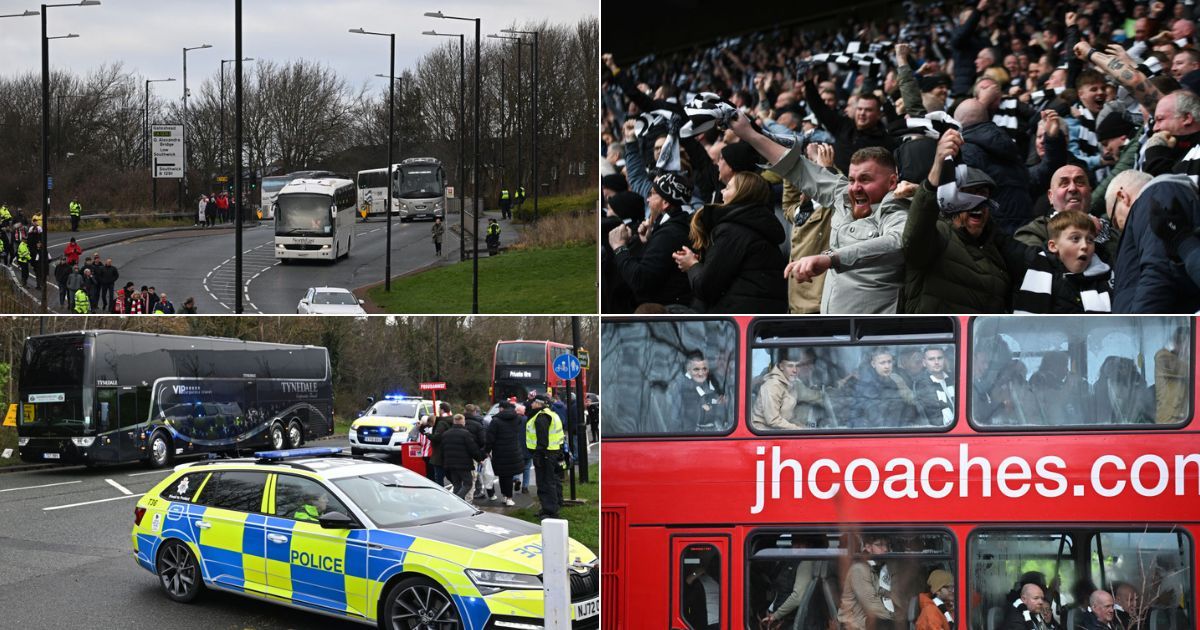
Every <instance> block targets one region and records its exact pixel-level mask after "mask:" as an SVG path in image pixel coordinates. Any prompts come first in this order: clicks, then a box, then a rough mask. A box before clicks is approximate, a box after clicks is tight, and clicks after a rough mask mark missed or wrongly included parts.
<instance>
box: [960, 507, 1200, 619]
mask: <svg viewBox="0 0 1200 630" xmlns="http://www.w3.org/2000/svg"><path fill="white" fill-rule="evenodd" d="M1080 530H1087V531H1088V537H1087V538H1086V539H1073V542H1074V544H1075V545H1079V544H1087V545H1088V550H1087V551H1088V554H1087V557H1088V563H1089V565H1088V568H1089V569H1090V563H1091V560H1092V558H1093V556H1094V555H1095V552H1096V550H1095V548H1094V547H1092V546H1091V542H1092V539H1093V538H1094V537H1095V536H1096V534H1102V533H1135V534H1175V533H1183V535H1184V536H1185V537H1186V538H1187V541H1188V544H1189V545H1190V546H1191V549H1190V551H1191V557H1190V558H1189V560H1190V563H1189V565H1190V566H1188V583H1187V585H1186V587H1187V588H1188V589H1190V590H1188V593H1191V592H1194V590H1195V588H1196V586H1195V585H1196V561H1197V560H1196V558H1197V553H1196V540H1195V539H1194V538H1193V537H1192V532H1191V531H1190V530H1188V528H1186V527H1183V526H1181V525H1180V524H1176V525H1169V524H1167V523H1145V524H1144V525H1142V526H1141V527H1138V526H1136V525H1128V524H1120V523H1103V522H1088V521H1084V522H1078V523H1064V522H1060V523H1057V524H1056V523H1038V524H1036V525H1031V526H1029V525H1020V524H1018V523H1010V524H1008V525H1005V524H1000V523H996V524H987V525H980V526H977V527H972V528H971V529H970V531H968V532H967V534H966V549H967V555H966V557H965V561H966V572H967V574H968V575H974V572H973V568H974V567H973V566H972V564H971V560H972V558H973V557H974V556H973V555H972V545H973V544H976V534H980V533H988V532H998V533H1010V534H1011V533H1057V534H1062V533H1069V534H1074V533H1075V532H1078V531H1080ZM1072 561H1074V560H1072ZM1087 576H1088V578H1089V579H1090V577H1091V573H1090V570H1089V572H1088V574H1087ZM1018 577H1019V576H1018ZM1110 582H1111V580H1110ZM1096 587H1097V588H1103V587H1104V585H1102V584H1097V585H1096ZM960 590H961V589H960ZM956 596H957V595H956ZM1189 601H1191V600H1189ZM1191 604H1192V609H1191V610H1186V609H1185V610H1186V612H1187V613H1188V615H1189V618H1190V619H1192V620H1195V619H1196V617H1195V614H1196V611H1197V609H1200V606H1197V604H1196V603H1195V602H1191ZM966 605H967V608H962V609H960V610H963V612H964V614H963V615H962V617H961V618H962V619H967V620H970V619H972V617H971V615H972V614H973V613H974V612H975V611H974V610H972V609H971V601H970V598H968V599H967V601H966ZM983 614H984V618H986V615H987V610H984V611H983ZM964 627H965V626H964Z"/></svg>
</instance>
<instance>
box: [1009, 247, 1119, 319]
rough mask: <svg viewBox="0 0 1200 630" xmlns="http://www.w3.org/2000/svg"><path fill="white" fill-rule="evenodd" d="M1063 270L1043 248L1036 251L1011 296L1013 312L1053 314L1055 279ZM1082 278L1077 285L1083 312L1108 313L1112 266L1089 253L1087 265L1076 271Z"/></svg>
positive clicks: (1110, 298) (1110, 301)
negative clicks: (1078, 271)
mask: <svg viewBox="0 0 1200 630" xmlns="http://www.w3.org/2000/svg"><path fill="white" fill-rule="evenodd" d="M1063 273H1065V270H1063V269H1060V268H1059V267H1058V265H1056V264H1055V261H1054V260H1051V258H1050V256H1048V255H1047V254H1046V252H1045V250H1043V251H1040V252H1038V255H1037V256H1036V257H1034V259H1033V261H1032V262H1030V264H1029V268H1028V269H1026V270H1025V275H1024V276H1023V277H1022V278H1021V286H1020V287H1019V288H1018V289H1017V292H1016V295H1014V296H1013V313H1022V314H1028V313H1053V312H1055V311H1054V304H1055V302H1054V289H1053V287H1054V280H1055V277H1056V276H1058V275H1060V274H1063ZM1078 275H1079V276H1080V278H1081V281H1080V282H1079V283H1078V288H1079V306H1080V308H1082V309H1083V312H1084V313H1111V312H1112V297H1111V295H1110V287H1109V281H1110V280H1111V278H1112V268H1111V267H1109V266H1108V264H1107V263H1105V262H1104V261H1102V260H1100V257H1099V256H1096V255H1095V254H1093V255H1092V259H1091V261H1089V262H1088V268H1087V269H1084V270H1083V272H1082V273H1081V274H1078Z"/></svg>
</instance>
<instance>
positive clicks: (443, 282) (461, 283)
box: [367, 244, 596, 313]
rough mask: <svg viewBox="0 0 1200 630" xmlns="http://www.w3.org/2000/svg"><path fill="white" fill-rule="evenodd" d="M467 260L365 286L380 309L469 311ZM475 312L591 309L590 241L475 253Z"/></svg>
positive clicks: (592, 263) (593, 293) (593, 271)
mask: <svg viewBox="0 0 1200 630" xmlns="http://www.w3.org/2000/svg"><path fill="white" fill-rule="evenodd" d="M472 266H473V265H472V264H471V262H470V261H464V262H461V263H457V264H453V265H449V266H446V267H438V268H436V269H431V270H429V271H426V272H423V273H419V274H415V275H412V276H408V277H406V278H401V279H399V280H395V281H393V282H392V291H391V293H388V292H386V291H384V290H383V287H375V288H373V289H371V290H370V291H368V292H367V295H368V296H369V297H370V299H371V301H372V302H374V303H375V305H377V306H378V307H379V308H380V309H381V310H383V312H386V313H470V312H471V274H472ZM479 311H480V312H481V313H595V312H596V247H595V245H594V244H576V245H568V246H560V247H552V248H536V249H513V250H509V251H506V252H504V253H503V254H501V255H499V256H495V257H488V258H483V257H481V258H480V259H479Z"/></svg>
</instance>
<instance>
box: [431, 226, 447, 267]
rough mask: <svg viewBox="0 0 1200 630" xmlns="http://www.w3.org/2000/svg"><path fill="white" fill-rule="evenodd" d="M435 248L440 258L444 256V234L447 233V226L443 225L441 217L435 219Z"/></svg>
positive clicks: (433, 231) (433, 232)
mask: <svg viewBox="0 0 1200 630" xmlns="http://www.w3.org/2000/svg"><path fill="white" fill-rule="evenodd" d="M431 232H432V234H433V249H434V251H435V252H436V253H437V256H438V258H441V256H442V235H444V234H445V233H446V229H445V227H444V226H443V225H442V219H441V217H438V218H436V219H434V220H433V229H432V230H431Z"/></svg>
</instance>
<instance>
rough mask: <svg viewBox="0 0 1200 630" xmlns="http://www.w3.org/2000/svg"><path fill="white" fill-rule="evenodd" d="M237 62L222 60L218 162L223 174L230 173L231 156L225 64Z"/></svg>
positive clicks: (252, 59) (249, 58) (247, 59)
mask: <svg viewBox="0 0 1200 630" xmlns="http://www.w3.org/2000/svg"><path fill="white" fill-rule="evenodd" d="M235 61H237V59H222V60H221V157H220V159H219V160H218V161H217V166H218V168H220V169H221V172H222V173H228V171H229V162H227V161H226V160H225V158H227V157H229V154H228V153H227V152H226V151H225V64H227V63H233V62H235ZM242 61H254V58H253V57H246V58H245V59H242Z"/></svg>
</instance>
